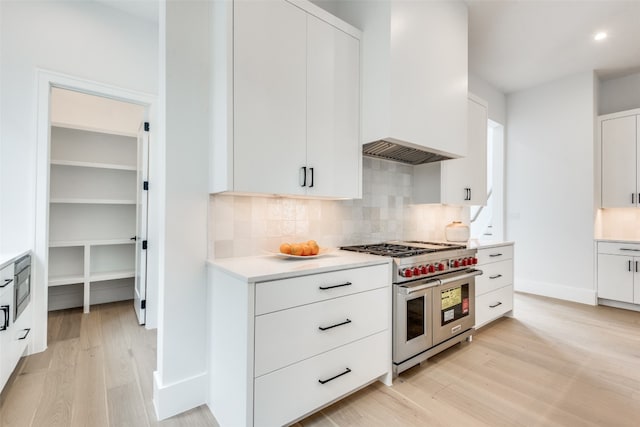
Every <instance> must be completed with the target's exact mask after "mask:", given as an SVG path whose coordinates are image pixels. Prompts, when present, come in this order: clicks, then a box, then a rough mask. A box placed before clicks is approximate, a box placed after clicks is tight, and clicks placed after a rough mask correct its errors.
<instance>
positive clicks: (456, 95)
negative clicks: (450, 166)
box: [317, 0, 468, 165]
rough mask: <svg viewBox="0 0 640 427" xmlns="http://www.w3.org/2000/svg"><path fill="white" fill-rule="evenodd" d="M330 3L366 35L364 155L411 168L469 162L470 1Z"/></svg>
mask: <svg viewBox="0 0 640 427" xmlns="http://www.w3.org/2000/svg"><path fill="white" fill-rule="evenodd" d="M330 3H332V5H333V9H332V10H331V12H332V13H334V14H335V15H337V16H338V17H340V18H341V19H343V20H345V21H347V22H349V23H350V24H352V25H354V26H355V27H357V28H360V29H361V30H362V32H363V33H362V41H361V45H360V47H361V70H362V73H361V74H362V104H361V105H362V110H361V114H362V141H363V142H364V145H363V155H365V156H368V157H376V158H382V159H387V160H393V161H398V162H402V163H407V164H411V165H419V164H423V163H430V162H438V161H441V160H447V159H451V158H459V157H464V156H466V155H467V80H468V62H467V51H468V48H467V44H468V41H467V32H468V31H467V17H468V12H467V6H466V4H465V2H464V1H461V0H430V1H415V0H359V1H334V2H330ZM317 4H319V5H321V4H322V2H321V1H318V2H317Z"/></svg>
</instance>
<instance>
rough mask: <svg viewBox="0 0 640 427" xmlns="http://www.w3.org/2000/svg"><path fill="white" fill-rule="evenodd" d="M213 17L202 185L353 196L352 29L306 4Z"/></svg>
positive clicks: (275, 4) (225, 11)
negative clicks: (207, 153)
mask: <svg viewBox="0 0 640 427" xmlns="http://www.w3.org/2000/svg"><path fill="white" fill-rule="evenodd" d="M213 15H214V16H213V22H214V31H216V33H217V36H216V40H218V43H219V44H216V45H215V46H214V56H215V58H214V62H215V68H214V78H213V85H214V90H213V93H214V98H215V99H214V101H213V116H214V117H213V120H214V141H213V150H212V159H211V162H212V176H211V191H212V192H214V193H215V192H227V191H228V192H236V193H263V194H264V193H266V194H285V195H298V196H313V197H331V198H343V197H344V198H349V197H351V198H353V197H359V195H360V193H361V188H360V184H361V183H360V175H361V173H360V169H361V168H360V164H361V146H360V56H359V55H360V41H359V37H360V31H359V30H356V29H355V28H353V27H351V26H349V25H347V24H346V23H344V22H342V21H340V20H338V19H337V18H335V17H333V16H331V15H329V14H328V13H327V12H325V11H324V10H322V9H320V8H318V7H317V6H315V5H313V4H312V3H309V2H305V1H295V2H293V1H292V2H290V1H285V0H274V1H265V2H247V1H233V2H216V3H215V4H214V5H213Z"/></svg>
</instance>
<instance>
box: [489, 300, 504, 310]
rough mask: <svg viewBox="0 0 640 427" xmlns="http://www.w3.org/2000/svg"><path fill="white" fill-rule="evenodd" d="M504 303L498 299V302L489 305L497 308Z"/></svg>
mask: <svg viewBox="0 0 640 427" xmlns="http://www.w3.org/2000/svg"><path fill="white" fill-rule="evenodd" d="M499 305H502V303H501V302H500V301H498V302H497V303H495V304H493V305H490V306H489V307H491V308H496V307H497V306H499Z"/></svg>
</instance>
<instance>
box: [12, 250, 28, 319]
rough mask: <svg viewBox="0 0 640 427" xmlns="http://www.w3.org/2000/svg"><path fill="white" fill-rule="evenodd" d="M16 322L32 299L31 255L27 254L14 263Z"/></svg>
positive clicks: (14, 317)
mask: <svg viewBox="0 0 640 427" xmlns="http://www.w3.org/2000/svg"><path fill="white" fill-rule="evenodd" d="M14 275H15V276H14V285H13V286H14V303H15V304H14V306H15V312H14V316H13V321H14V322H15V321H16V320H17V319H18V317H19V316H20V314H21V313H22V312H23V311H24V309H25V308H26V307H27V305H29V301H30V300H31V255H25V256H23V257H22V258H20V259H18V260H17V261H16V262H15V264H14Z"/></svg>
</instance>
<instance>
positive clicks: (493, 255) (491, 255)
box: [489, 254, 502, 258]
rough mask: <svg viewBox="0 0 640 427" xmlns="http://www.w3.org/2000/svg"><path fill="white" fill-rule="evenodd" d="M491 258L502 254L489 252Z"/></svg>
mask: <svg viewBox="0 0 640 427" xmlns="http://www.w3.org/2000/svg"><path fill="white" fill-rule="evenodd" d="M489 256H490V257H491V258H494V257H497V256H502V254H490V255H489Z"/></svg>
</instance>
